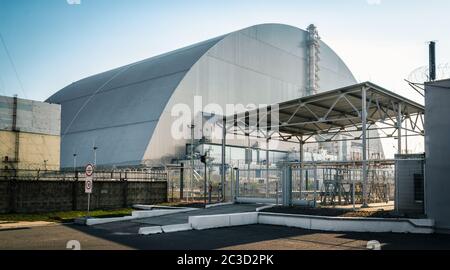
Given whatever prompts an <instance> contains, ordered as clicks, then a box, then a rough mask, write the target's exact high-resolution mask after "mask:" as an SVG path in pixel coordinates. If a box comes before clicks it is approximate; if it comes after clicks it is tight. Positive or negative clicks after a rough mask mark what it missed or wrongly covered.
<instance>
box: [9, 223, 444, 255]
mask: <svg viewBox="0 0 450 270" xmlns="http://www.w3.org/2000/svg"><path fill="white" fill-rule="evenodd" d="M70 240H77V241H79V242H80V244H81V249H83V250H127V249H140V250H213V249H228V250H361V249H365V248H366V245H367V242H368V241H371V240H377V241H379V242H380V243H381V246H382V249H384V250H450V235H412V234H392V233H391V234H387V233H380V234H376V233H334V232H333V233H330V232H319V231H308V230H303V229H296V228H288V227H279V226H269V225H250V226H242V227H230V228H222V229H214V230H205V231H186V232H177V233H168V234H159V235H151V236H145V237H144V236H139V235H135V234H121V233H114V232H111V231H109V230H105V229H101V228H95V227H86V226H79V225H53V226H44V227H33V228H24V229H15V230H1V231H0V250H64V249H66V244H67V242H68V241H70Z"/></svg>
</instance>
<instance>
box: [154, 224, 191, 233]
mask: <svg viewBox="0 0 450 270" xmlns="http://www.w3.org/2000/svg"><path fill="white" fill-rule="evenodd" d="M161 228H162V230H163V232H164V233H172V232H184V231H190V230H192V227H191V224H189V223H185V224H174V225H166V226H162V227H161Z"/></svg>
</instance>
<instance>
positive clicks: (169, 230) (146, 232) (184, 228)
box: [138, 223, 192, 235]
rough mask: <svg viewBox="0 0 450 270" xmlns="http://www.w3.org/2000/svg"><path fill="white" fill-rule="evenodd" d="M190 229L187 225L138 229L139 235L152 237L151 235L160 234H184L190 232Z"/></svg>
mask: <svg viewBox="0 0 450 270" xmlns="http://www.w3.org/2000/svg"><path fill="white" fill-rule="evenodd" d="M190 230H192V227H191V225H190V224H189V223H186V224H174V225H166V226H151V227H142V228H139V232H138V233H139V234H140V235H152V234H161V233H173V232H184V231H190Z"/></svg>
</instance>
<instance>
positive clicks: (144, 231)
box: [139, 226, 163, 235]
mask: <svg viewBox="0 0 450 270" xmlns="http://www.w3.org/2000/svg"><path fill="white" fill-rule="evenodd" d="M159 233H163V230H162V228H161V226H152V227H142V228H140V229H139V234H140V235H151V234H159Z"/></svg>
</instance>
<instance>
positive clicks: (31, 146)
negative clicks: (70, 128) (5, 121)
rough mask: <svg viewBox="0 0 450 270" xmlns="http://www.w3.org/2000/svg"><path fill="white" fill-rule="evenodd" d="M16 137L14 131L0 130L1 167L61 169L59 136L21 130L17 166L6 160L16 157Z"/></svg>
mask: <svg viewBox="0 0 450 270" xmlns="http://www.w3.org/2000/svg"><path fill="white" fill-rule="evenodd" d="M15 139H16V134H15V133H14V132H12V131H5V130H0V141H1V143H0V158H1V160H0V169H5V168H9V169H12V168H17V169H21V170H38V169H40V170H45V169H47V170H59V157H60V150H59V149H60V137H59V136H54V135H44V134H37V133H26V132H20V133H19V163H18V165H17V166H16V165H12V164H11V163H9V162H6V161H5V157H8V158H9V159H10V160H12V159H14V158H15V156H14V155H15V149H14V148H15ZM44 160H46V161H47V162H46V164H45V162H44Z"/></svg>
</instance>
